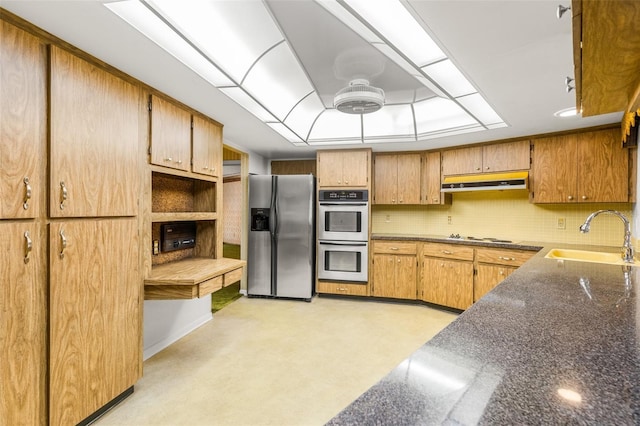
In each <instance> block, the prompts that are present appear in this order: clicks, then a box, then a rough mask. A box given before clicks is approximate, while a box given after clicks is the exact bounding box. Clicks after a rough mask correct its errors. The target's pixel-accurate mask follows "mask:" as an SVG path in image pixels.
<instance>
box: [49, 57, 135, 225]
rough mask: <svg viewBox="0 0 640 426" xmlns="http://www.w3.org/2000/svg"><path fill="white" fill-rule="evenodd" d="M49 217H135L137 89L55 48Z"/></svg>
mask: <svg viewBox="0 0 640 426" xmlns="http://www.w3.org/2000/svg"><path fill="white" fill-rule="evenodd" d="M50 84H51V88H50V89H51V90H50V93H51V111H50V114H51V118H50V127H51V129H50V132H51V152H50V176H51V177H50V192H49V199H50V209H49V211H50V216H52V217H87V216H92V217H95V216H134V215H136V214H137V212H138V199H139V196H138V194H139V185H140V178H139V173H138V170H139V157H138V155H139V152H140V151H139V145H140V144H139V130H140V129H139V116H140V105H141V104H140V102H142V97H141V91H140V89H139V88H137V87H135V86H133V85H131V84H129V83H127V82H125V81H124V80H122V79H120V78H117V77H115V76H114V75H113V74H110V73H108V72H106V71H103V70H102V69H100V68H97V67H96V66H94V65H91V64H89V63H88V62H86V61H84V60H82V59H80V58H78V57H76V56H74V55H72V54H70V53H68V52H66V51H64V50H62V49H59V48H57V47H55V46H52V47H51V83H50Z"/></svg>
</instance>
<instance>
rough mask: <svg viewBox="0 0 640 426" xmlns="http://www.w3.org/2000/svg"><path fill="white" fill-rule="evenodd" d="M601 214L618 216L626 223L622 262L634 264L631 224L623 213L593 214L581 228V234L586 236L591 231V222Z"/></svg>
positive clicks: (611, 211) (608, 211)
mask: <svg viewBox="0 0 640 426" xmlns="http://www.w3.org/2000/svg"><path fill="white" fill-rule="evenodd" d="M601 213H607V214H612V215H615V216H618V217H619V218H620V219H621V220H622V222H623V223H624V243H623V244H622V260H624V261H625V262H626V263H633V247H632V246H631V223H629V220H628V219H627V218H626V217H624V215H623V214H622V213H620V212H619V211H617V210H598V211H595V212H593V213H591V214H590V215H589V216H588V217H587V220H585V221H584V223H583V224H582V225H581V226H580V232H582V233H583V234H586V233H587V232H589V230H590V229H591V221H592V220H593V218H594V217H596V216H598V215H599V214H601Z"/></svg>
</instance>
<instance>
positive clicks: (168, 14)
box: [148, 0, 284, 82]
mask: <svg viewBox="0 0 640 426" xmlns="http://www.w3.org/2000/svg"><path fill="white" fill-rule="evenodd" d="M148 1H149V4H151V5H152V6H153V7H154V9H156V10H158V11H159V12H160V13H162V15H163V16H164V17H165V18H166V19H167V20H169V21H170V22H172V23H173V24H174V25H175V26H176V28H178V30H179V31H180V32H181V33H182V34H184V35H185V36H187V37H188V38H189V39H190V40H192V41H193V42H194V43H195V44H196V45H197V46H199V47H200V48H201V49H202V50H203V51H204V52H205V53H206V54H207V56H209V57H210V58H211V59H212V60H213V61H214V62H215V63H216V64H218V65H219V66H220V67H221V68H222V69H224V70H225V71H226V72H227V73H228V74H229V75H230V76H231V78H233V79H234V80H235V81H236V82H241V81H242V79H243V78H244V76H245V75H246V73H247V71H248V70H249V69H250V68H251V66H252V65H253V64H254V63H255V61H256V60H257V59H258V58H259V57H260V56H261V55H262V54H264V52H266V51H267V50H268V49H269V48H271V47H272V46H274V45H276V44H277V43H280V42H281V41H282V40H284V37H283V36H282V34H281V33H280V30H279V29H278V27H277V26H276V25H275V23H274V22H273V19H271V15H270V14H269V11H268V10H267V9H266V7H265V5H264V3H263V2H261V1H216V0H199V1H189V2H179V1H175V0H148Z"/></svg>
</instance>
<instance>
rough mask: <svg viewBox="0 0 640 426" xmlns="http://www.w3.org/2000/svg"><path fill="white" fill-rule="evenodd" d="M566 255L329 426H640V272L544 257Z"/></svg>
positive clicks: (543, 265)
mask: <svg viewBox="0 0 640 426" xmlns="http://www.w3.org/2000/svg"><path fill="white" fill-rule="evenodd" d="M559 246H562V247H568V246H567V245H557V244H553V245H552V246H547V247H544V248H542V250H541V251H540V252H538V254H536V255H535V256H533V257H532V258H531V259H530V260H529V261H528V262H527V263H525V264H524V265H523V266H522V267H520V268H519V269H518V270H517V271H515V272H514V273H513V274H511V275H510V276H509V277H508V278H507V279H506V280H504V281H503V282H502V283H501V284H500V285H498V286H497V287H496V288H495V289H494V290H492V291H491V292H489V293H488V294H487V295H486V296H485V297H483V298H482V299H481V300H479V301H478V302H477V303H475V304H474V305H473V306H472V307H471V308H469V309H468V310H466V311H465V312H463V313H462V314H461V315H460V316H459V317H458V318H457V319H456V320H455V321H454V322H452V323H451V324H450V325H449V326H448V327H446V328H445V329H444V330H442V331H441V332H440V333H439V334H438V335H436V336H435V337H434V338H433V339H431V340H430V341H428V342H427V343H426V344H425V345H423V346H422V347H421V348H419V349H418V350H416V351H415V352H414V353H413V354H412V355H411V356H410V357H409V358H407V359H406V360H404V361H403V362H402V363H401V364H400V365H398V366H397V367H396V368H395V369H394V370H392V371H391V372H390V373H389V374H388V375H387V376H386V377H384V378H383V379H382V380H380V382H378V383H377V384H376V385H374V386H373V387H372V388H371V389H369V390H368V391H367V392H365V393H364V394H362V395H361V396H360V397H359V398H358V399H357V400H356V401H354V402H353V403H352V404H351V405H349V406H348V407H346V408H345V409H344V410H343V411H342V412H340V413H339V414H338V415H337V416H336V417H334V418H333V419H332V420H331V421H330V422H329V423H328V424H329V425H355V424H358V425H360V424H367V425H377V424H384V425H389V424H398V425H413V424H420V425H439V424H448V425H475V424H500V425H513V424H581V425H607V424H611V425H637V424H640V357H639V355H640V345H639V339H638V333H639V332H640V314H639V313H638V310H637V309H636V306H637V304H638V303H639V301H638V297H637V291H636V288H637V285H638V284H637V283H638V282H639V281H640V272H639V271H640V268H629V267H622V266H612V265H604V264H595V263H585V262H573V261H558V260H553V259H546V258H545V257H544V256H545V254H546V253H547V252H548V251H549V250H550V248H552V247H559ZM570 247H571V248H578V249H592V247H588V246H570ZM518 248H519V247H518ZM609 250H611V251H615V250H618V248H616V247H612V248H610V249H609Z"/></svg>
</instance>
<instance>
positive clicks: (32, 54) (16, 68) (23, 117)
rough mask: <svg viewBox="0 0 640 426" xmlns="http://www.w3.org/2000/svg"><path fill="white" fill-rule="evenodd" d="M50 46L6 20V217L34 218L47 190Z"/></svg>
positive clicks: (1, 148) (2, 156) (1, 32)
mask: <svg viewBox="0 0 640 426" xmlns="http://www.w3.org/2000/svg"><path fill="white" fill-rule="evenodd" d="M46 63H47V62H46V49H45V46H44V45H43V44H42V43H41V42H40V41H39V40H38V39H37V38H35V37H33V36H31V35H29V34H27V33H26V32H24V31H22V30H20V29H18V28H16V27H14V26H13V25H10V24H8V23H6V22H4V21H0V219H7V218H9V219H11V218H33V217H36V216H37V214H38V212H39V209H40V197H39V195H40V194H41V193H42V194H43V192H42V191H44V190H45V189H44V188H45V177H44V176H43V172H42V170H43V167H42V163H41V162H42V161H43V160H44V159H45V158H46V123H47V109H46V108H47V104H46V78H47V77H46V75H47V70H46Z"/></svg>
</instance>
